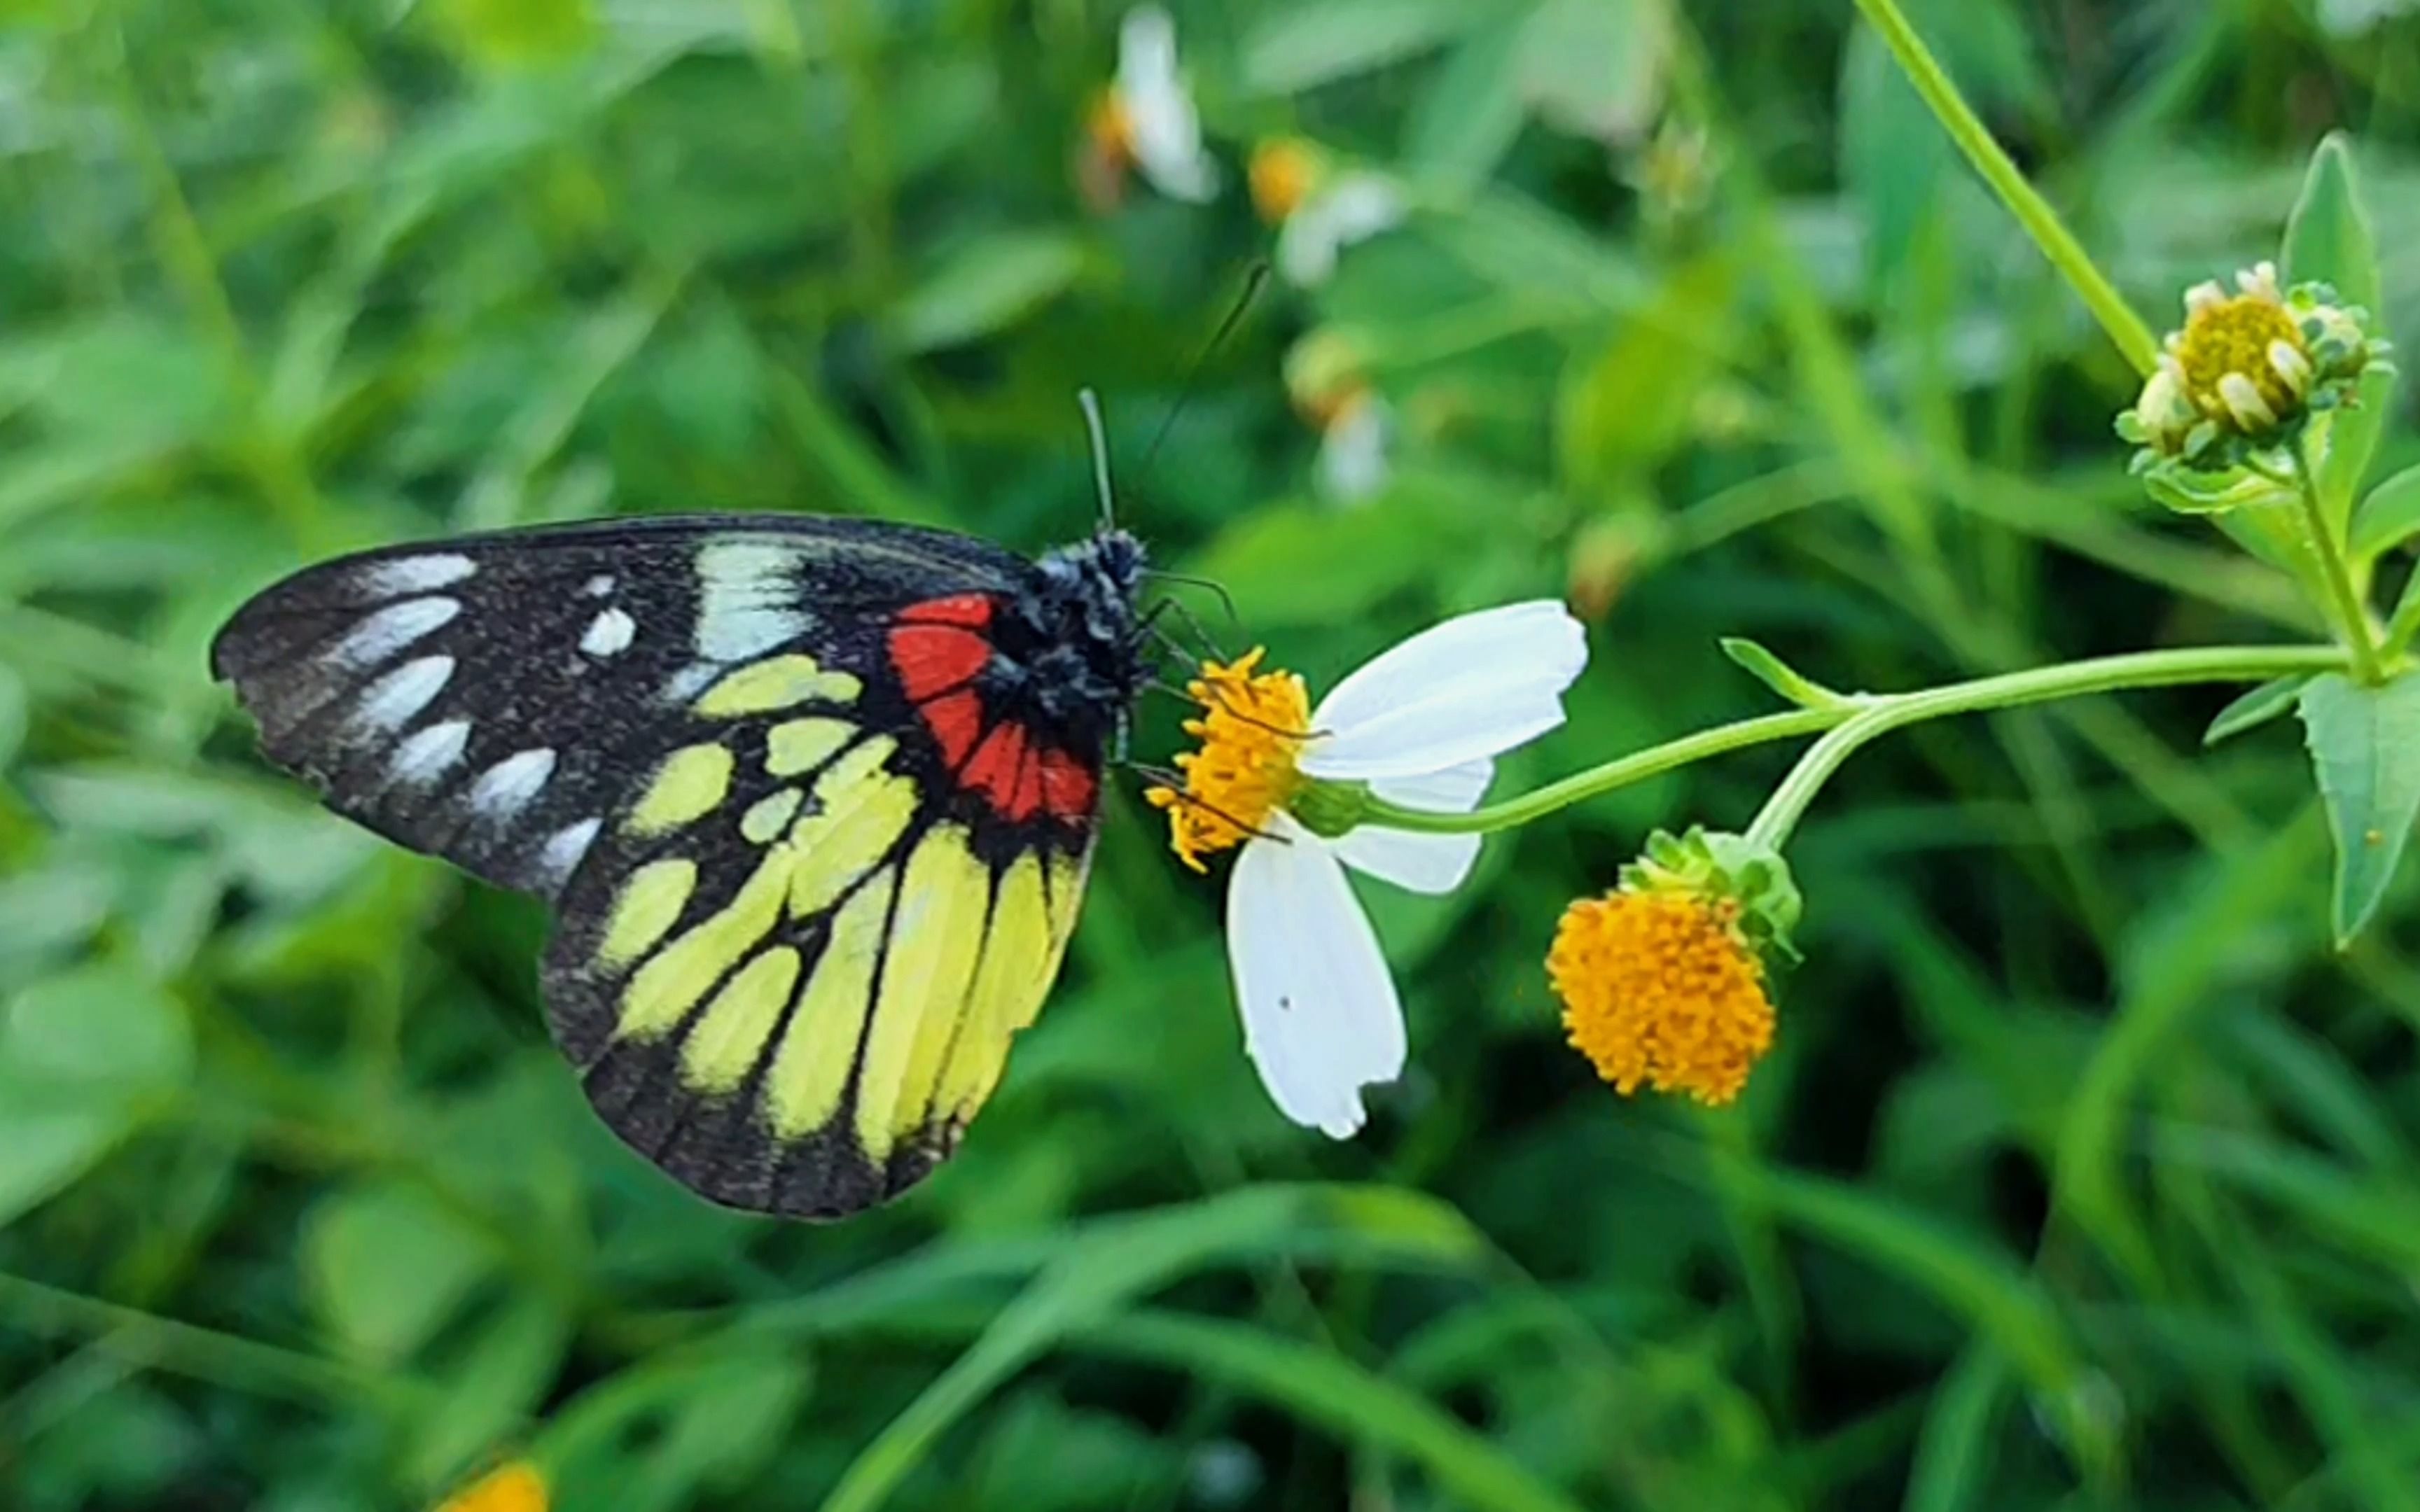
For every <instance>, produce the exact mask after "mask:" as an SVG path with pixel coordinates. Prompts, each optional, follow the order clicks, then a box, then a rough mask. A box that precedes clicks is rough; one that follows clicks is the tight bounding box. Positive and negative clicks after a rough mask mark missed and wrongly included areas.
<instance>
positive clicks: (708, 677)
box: [664, 661, 722, 703]
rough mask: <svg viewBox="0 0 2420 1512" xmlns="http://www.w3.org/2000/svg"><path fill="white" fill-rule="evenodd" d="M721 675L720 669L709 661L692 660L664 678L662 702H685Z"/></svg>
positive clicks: (703, 690) (701, 691)
mask: <svg viewBox="0 0 2420 1512" xmlns="http://www.w3.org/2000/svg"><path fill="white" fill-rule="evenodd" d="M721 675H722V669H721V668H720V667H718V666H716V665H715V664H714V663H712V662H710V661H693V662H690V664H689V665H688V666H686V667H684V668H682V669H681V670H680V671H676V672H675V673H673V674H672V675H671V676H670V677H667V678H665V679H664V702H667V703H687V702H689V701H690V700H691V699H693V698H695V697H697V696H698V695H699V694H700V693H703V692H705V691H706V684H708V683H711V682H713V681H714V680H715V679H716V678H718V677H720V676H721Z"/></svg>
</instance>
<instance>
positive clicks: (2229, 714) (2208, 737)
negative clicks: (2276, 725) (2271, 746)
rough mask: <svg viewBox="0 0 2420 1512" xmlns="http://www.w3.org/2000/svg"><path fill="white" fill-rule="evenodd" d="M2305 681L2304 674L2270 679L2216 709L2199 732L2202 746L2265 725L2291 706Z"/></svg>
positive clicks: (2231, 737) (2212, 744)
mask: <svg viewBox="0 0 2420 1512" xmlns="http://www.w3.org/2000/svg"><path fill="white" fill-rule="evenodd" d="M2309 681H2310V679H2309V678H2308V677H2273V678H2271V679H2270V680H2269V681H2268V682H2265V683H2263V684H2261V685H2260V686H2259V687H2256V688H2254V689H2253V690H2252V691H2250V692H2248V693H2246V694H2244V695H2242V697H2241V698H2238V699H2236V700H2235V701H2234V702H2231V703H2229V704H2227V706H2226V707H2225V708H2223V709H2221V710H2219V711H2218V717H2217V718H2215V719H2212V720H2211V722H2210V728H2209V729H2208V730H2205V731H2203V732H2202V736H2201V743H2202V744H2203V745H2204V746H2215V745H2217V744H2218V743H2219V742H2220V741H2222V740H2231V739H2233V738H2234V737H2235V736H2237V735H2240V734H2242V733H2243V732H2245V731H2246V730H2252V729H2257V728H2258V727H2259V726H2261V725H2264V724H2267V723H2268V722H2269V721H2270V720H2272V719H2274V718H2275V717H2277V716H2279V715H2281V714H2283V713H2285V712H2286V711H2287V710H2288V709H2290V708H2292V707H2293V706H2294V701H2295V700H2296V699H2297V698H2299V697H2301V696H2302V692H2303V685H2304V684H2305V683H2307V682H2309Z"/></svg>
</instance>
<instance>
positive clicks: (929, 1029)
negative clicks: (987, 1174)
mask: <svg viewBox="0 0 2420 1512" xmlns="http://www.w3.org/2000/svg"><path fill="white" fill-rule="evenodd" d="M990 910H991V873H990V872H988V871H986V870H985V867H984V864H983V862H981V861H979V860H977V859H976V858H975V854H974V852H972V851H970V850H969V849H968V848H967V832H966V830H965V829H963V828H961V827H960V826H958V825H938V826H936V827H935V828H934V829H933V830H932V831H931V832H930V833H928V834H926V835H925V837H924V838H923V840H922V841H918V842H917V845H916V852H915V854H914V855H913V856H909V857H908V858H907V873H906V875H904V876H903V877H902V878H901V879H900V883H899V903H898V907H897V908H896V910H895V911H894V913H893V916H892V923H891V949H890V953H889V954H888V955H886V956H885V957H884V958H883V962H882V984H881V986H880V988H879V989H878V991H877V995H876V999H875V1003H876V1013H875V1017H874V1023H873V1026H871V1027H870V1028H869V1029H868V1030H867V1031H866V1038H865V1062H864V1065H863V1066H862V1067H861V1069H860V1071H859V1073H858V1084H857V1142H858V1144H859V1145H860V1147H861V1148H862V1149H864V1150H865V1152H866V1153H867V1154H868V1155H870V1156H872V1157H873V1158H874V1159H875V1160H876V1161H877V1162H879V1161H880V1160H882V1159H883V1158H884V1157H885V1156H887V1155H889V1154H890V1153H891V1148H892V1145H893V1144H895V1143H896V1142H897V1141H898V1140H899V1139H900V1138H902V1137H904V1136H906V1135H907V1134H913V1133H915V1132H916V1131H917V1130H918V1129H919V1128H921V1127H923V1122H924V1115H925V1111H926V1109H927V1108H929V1107H930V1106H931V1104H932V1099H933V1087H934V1081H935V1079H936V1078H937V1077H938V1076H939V1073H940V1067H941V1058H942V1057H943V1056H944V1055H945V1054H947V1053H948V1051H949V1047H950V1041H951V1040H952V1039H953V1038H954V1037H955V1036H956V1034H957V1029H958V1020H959V1018H960V1017H961V1015H963V1014H964V1012H965V1011H966V998H967V987H968V984H969V983H970V981H971V980H973V977H974V971H975V953H976V952H977V951H978V950H980V949H982V948H983V936H984V921H985V916H986V915H987V914H988V913H989V912H990Z"/></svg>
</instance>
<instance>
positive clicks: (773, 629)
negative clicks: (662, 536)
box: [697, 541, 807, 661]
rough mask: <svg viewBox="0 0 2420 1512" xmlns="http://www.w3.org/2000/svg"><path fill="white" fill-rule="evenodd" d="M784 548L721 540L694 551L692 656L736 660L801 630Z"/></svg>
mask: <svg viewBox="0 0 2420 1512" xmlns="http://www.w3.org/2000/svg"><path fill="white" fill-rule="evenodd" d="M797 560H798V557H797V554H796V553H795V552H793V551H792V550H791V549H790V548H787V547H781V546H771V545H768V544H766V543H764V542H761V541H725V542H722V543H720V544H718V545H712V546H706V547H701V548H698V553H697V582H698V601H697V654H698V655H699V656H704V657H706V658H707V659H708V660H710V661H737V660H739V659H740V658H741V657H743V656H755V655H756V654H757V653H759V652H762V651H769V650H771V649H772V648H773V647H775V646H778V645H780V644H781V643H782V642H783V641H784V640H790V639H792V638H793V637H795V636H797V635H798V634H799V632H800V631H801V630H804V629H805V628H806V627H807V617H806V616H805V615H804V614H801V613H799V610H798V603H799V597H798V587H797V584H796V582H795V581H794V580H793V579H792V578H791V576H790V568H791V566H792V565H793V564H794V563H796V562H797Z"/></svg>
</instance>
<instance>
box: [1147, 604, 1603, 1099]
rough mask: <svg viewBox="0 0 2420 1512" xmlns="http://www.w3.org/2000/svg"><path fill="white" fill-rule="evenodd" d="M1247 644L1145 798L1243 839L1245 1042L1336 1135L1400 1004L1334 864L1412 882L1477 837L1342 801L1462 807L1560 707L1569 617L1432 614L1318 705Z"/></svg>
mask: <svg viewBox="0 0 2420 1512" xmlns="http://www.w3.org/2000/svg"><path fill="white" fill-rule="evenodd" d="M1261 655H1262V653H1261V651H1260V649H1259V648H1258V647H1255V648H1254V649H1253V650H1251V651H1249V652H1248V653H1246V654H1245V655H1244V656H1241V657H1239V658H1237V659H1236V660H1235V661H1233V662H1231V663H1226V664H1220V663H1218V662H1206V663H1204V664H1203V665H1202V670H1201V675H1200V676H1199V677H1198V678H1197V679H1195V680H1194V682H1193V683H1192V684H1191V685H1190V687H1188V689H1187V691H1188V692H1189V693H1190V694H1191V695H1192V697H1193V698H1194V700H1195V701H1196V702H1199V703H1200V704H1201V705H1202V716H1201V717H1199V718H1196V719H1191V720H1188V721H1187V723H1186V726H1185V728H1186V731H1187V733H1189V734H1192V735H1194V736H1195V737H1196V738H1198V739H1199V740H1200V742H1201V747H1200V748H1199V749H1198V750H1194V751H1190V752H1187V754H1185V755H1182V756H1179V757H1178V758H1177V766H1178V767H1179V769H1180V770H1181V771H1182V772H1183V774H1184V786H1183V787H1182V788H1181V789H1179V788H1175V787H1168V786H1161V787H1155V788H1152V789H1151V790H1150V791H1149V792H1148V793H1147V794H1146V795H1145V796H1146V797H1147V798H1148V800H1149V801H1150V802H1151V803H1152V805H1153V806H1154V807H1156V808H1159V809H1163V810H1167V813H1168V818H1169V830H1170V843H1171V846H1172V847H1173V849H1174V850H1175V851H1176V854H1177V855H1178V856H1181V857H1182V858H1183V859H1184V861H1185V864H1186V865H1187V866H1189V867H1191V868H1193V869H1194V870H1195V871H1197V872H1199V871H1202V870H1203V867H1202V856H1205V855H1208V854H1210V853H1212V852H1215V851H1220V850H1226V849H1229V848H1231V847H1235V846H1240V847H1242V849H1241V851H1240V853H1239V854H1238V855H1237V856H1236V858H1235V867H1234V872H1233V874H1232V875H1231V876H1230V878H1229V879H1228V884H1227V958H1228V962H1229V964H1230V965H1231V966H1232V968H1233V972H1234V978H1235V998H1236V1005H1237V1007H1238V1008H1239V1009H1240V1011H1242V1014H1243V1020H1244V1047H1245V1049H1246V1051H1247V1052H1248V1053H1249V1055H1250V1056H1251V1057H1252V1064H1253V1065H1254V1066H1256V1067H1257V1068H1259V1070H1260V1073H1261V1081H1262V1083H1263V1085H1264V1086H1265V1087H1267V1088H1268V1091H1269V1096H1270V1097H1271V1098H1272V1099H1273V1100H1274V1101H1275V1102H1276V1103H1277V1105H1278V1108H1279V1111H1280V1112H1282V1113H1283V1114H1285V1116H1286V1117H1287V1118H1289V1119H1294V1120H1295V1122H1296V1123H1300V1124H1304V1125H1308V1126H1313V1127H1316V1128H1319V1129H1321V1130H1324V1131H1325V1132H1326V1133H1327V1134H1329V1135H1331V1136H1332V1137H1334V1138H1338V1139H1342V1138H1345V1137H1347V1136H1349V1135H1351V1134H1353V1133H1354V1132H1355V1131H1356V1130H1357V1129H1359V1128H1360V1127H1361V1121H1362V1118H1363V1113H1362V1108H1361V1088H1364V1087H1366V1086H1369V1085H1371V1084H1373V1083H1378V1082H1389V1081H1392V1080H1394V1079H1395V1078H1396V1076H1398V1075H1399V1074H1401V1073H1402V1072H1403V1069H1404V1013H1403V1006H1402V1003H1401V1001H1400V999H1398V998H1397V996H1396V995H1395V983H1394V980H1393V978H1391V977H1390V976H1388V972H1387V962H1386V957H1385V956H1384V955H1383V954H1381V953H1380V951H1379V949H1378V937H1377V934H1376V933H1375V932H1373V930H1372V929H1371V927H1370V920H1369V918H1368V916H1367V915H1365V914H1363V913H1362V911H1361V905H1360V903H1359V902H1358V900H1357V899H1356V898H1355V897H1354V895H1353V887H1352V885H1351V884H1350V883H1349V882H1348V881H1347V880H1346V879H1345V875H1344V872H1345V869H1346V868H1348V867H1349V868H1351V869H1352V870H1354V871H1357V872H1362V873H1364V874H1366V875H1369V876H1373V877H1376V878H1378V879H1379V880H1380V881H1383V882H1390V883H1393V884H1394V885H1395V886H1397V887H1408V888H1410V889H1412V890H1413V891H1415V892H1429V893H1439V892H1450V891H1451V890H1452V889H1453V888H1454V887H1458V886H1460V885H1461V883H1462V881H1463V879H1464V878H1465V877H1466V876H1468V875H1469V874H1470V868H1471V864H1472V863H1473V862H1474V861H1475V860H1476V859H1477V858H1478V856H1479V837H1478V836H1476V835H1426V834H1417V833H1413V832H1410V831H1406V830H1397V829H1384V828H1377V827H1373V826H1369V825H1362V826H1359V827H1356V825H1355V823H1354V821H1355V816H1356V814H1357V812H1358V811H1359V810H1360V809H1361V807H1362V806H1363V805H1364V804H1365V803H1366V801H1367V799H1368V798H1370V797H1373V796H1374V797H1376V798H1379V799H1382V800H1384V801H1386V802H1388V803H1393V804H1398V805H1401V806H1403V807H1404V808H1408V809H1423V810H1431V811H1435V812H1455V813H1459V812H1466V811H1467V810H1470V809H1472V808H1475V807H1476V806H1477V805H1478V803H1479V800H1480V798H1481V796H1482V795H1484V794H1485V793H1486V791H1487V784H1488V781H1489V779H1491V778H1492V777H1493V776H1494V775H1495V770H1496V764H1495V758H1496V757H1497V756H1498V755H1500V754H1502V753H1503V752H1505V751H1508V750H1511V749H1512V748H1514V747H1516V746H1520V745H1523V744H1526V743H1527V742H1528V741H1531V740H1534V739H1536V738H1537V737H1538V736H1540V735H1542V734H1544V733H1546V732H1547V731H1549V730H1552V729H1554V728H1555V727H1556V726H1557V725H1559V724H1561V723H1562V722H1563V703H1562V695H1563V691H1564V689H1566V688H1568V687H1571V685H1572V681H1573V679H1575V678H1576V677H1577V676H1579V674H1580V670H1581V669H1582V668H1583V667H1585V666H1586V665H1587V663H1588V643H1587V640H1586V637H1585V635H1584V634H1583V632H1582V631H1581V628H1580V624H1579V622H1578V621H1577V620H1575V619H1573V618H1572V616H1571V615H1570V614H1569V613H1568V612H1566V611H1565V610H1564V609H1563V606H1562V605H1560V604H1559V603H1556V602H1553V601H1551V600H1538V601H1534V602H1530V603H1524V604H1512V605H1508V606H1506V607H1504V608H1502V609H1485V610H1482V611H1481V612H1479V613H1475V614H1465V615H1463V616H1461V617H1460V618H1458V619H1452V620H1448V621H1447V622H1445V623H1444V624H1443V625H1436V626H1435V627H1433V628H1431V629H1428V630H1424V631H1422V632H1421V633H1420V634H1419V635H1416V636H1414V637H1412V638H1411V639H1410V640H1405V641H1404V642H1402V643H1401V644H1399V645H1397V646H1395V647H1394V648H1393V649H1391V650H1389V651H1387V652H1384V653H1382V654H1380V655H1379V656H1378V657H1377V658H1376V659H1375V660H1373V661H1371V662H1369V663H1367V664H1365V665H1364V666H1363V667H1362V668H1361V669H1360V670H1359V671H1355V672H1353V673H1352V674H1351V675H1349V676H1347V677H1346V678H1345V679H1344V680H1343V681H1342V682H1341V683H1339V684H1337V685H1336V687H1335V689H1334V690H1333V691H1331V692H1330V693H1329V694H1328V695H1327V696H1326V698H1324V699H1322V700H1321V701H1320V702H1319V704H1318V706H1317V707H1316V708H1313V707H1311V703H1310V697H1309V694H1308V693H1307V692H1306V691H1305V689H1304V687H1303V682H1302V679H1301V678H1300V677H1297V676H1295V674H1293V673H1291V672H1284V671H1260V670H1259V666H1260V660H1261Z"/></svg>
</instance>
